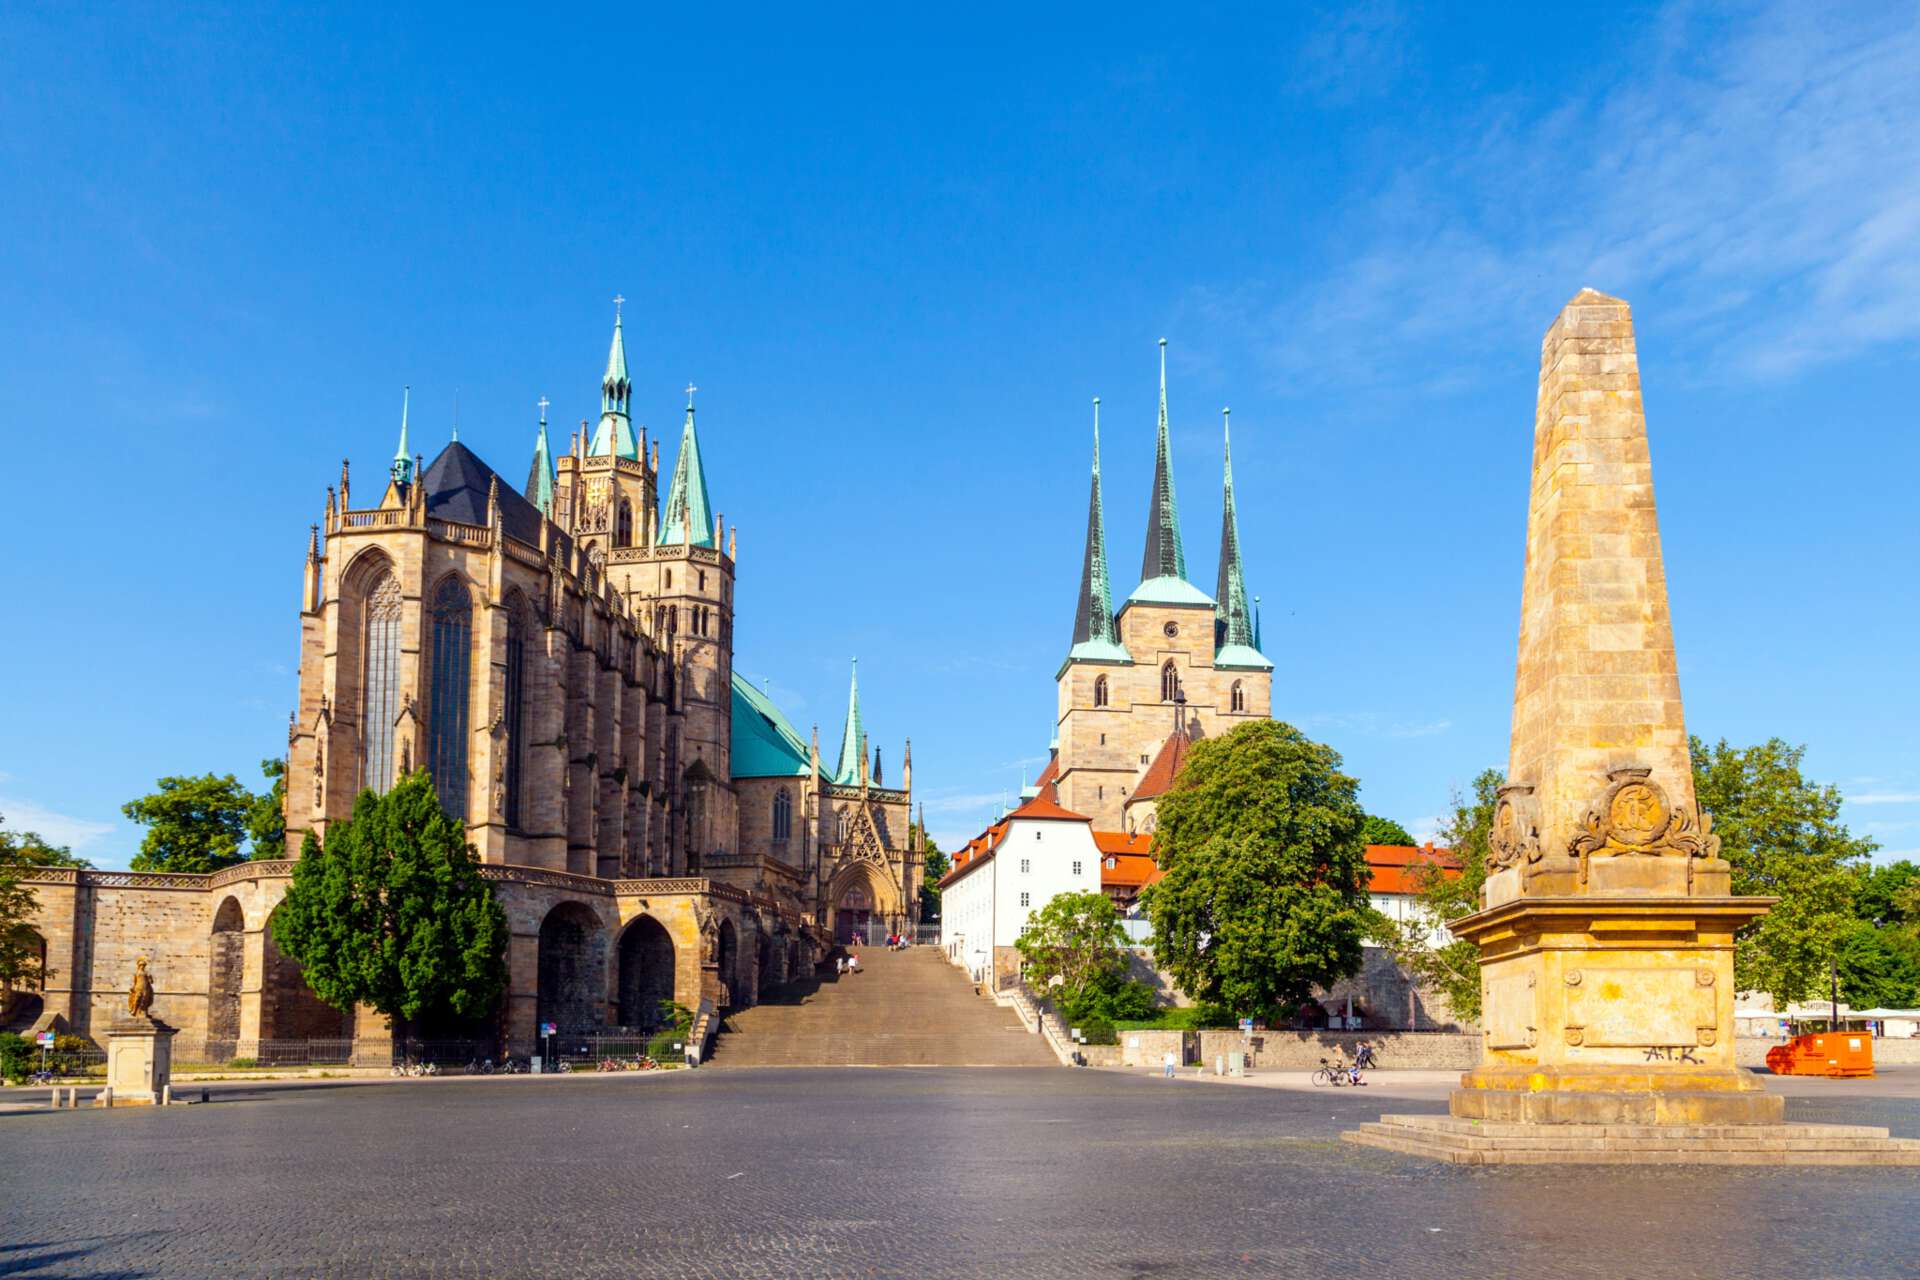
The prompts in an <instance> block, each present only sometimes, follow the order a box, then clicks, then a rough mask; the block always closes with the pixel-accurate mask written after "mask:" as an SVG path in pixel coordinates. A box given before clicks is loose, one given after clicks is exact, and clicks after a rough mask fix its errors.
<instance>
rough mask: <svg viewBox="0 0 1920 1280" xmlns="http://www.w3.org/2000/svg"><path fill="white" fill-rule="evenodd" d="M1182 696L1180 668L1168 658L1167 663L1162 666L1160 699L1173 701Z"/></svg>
mask: <svg viewBox="0 0 1920 1280" xmlns="http://www.w3.org/2000/svg"><path fill="white" fill-rule="evenodd" d="M1179 696H1180V669H1179V668H1178V667H1176V666H1174V665H1173V659H1172V658H1168V659H1167V662H1166V665H1165V666H1163V667H1161V668H1160V701H1162V702H1172V701H1173V700H1174V699H1175V698H1177V697H1179Z"/></svg>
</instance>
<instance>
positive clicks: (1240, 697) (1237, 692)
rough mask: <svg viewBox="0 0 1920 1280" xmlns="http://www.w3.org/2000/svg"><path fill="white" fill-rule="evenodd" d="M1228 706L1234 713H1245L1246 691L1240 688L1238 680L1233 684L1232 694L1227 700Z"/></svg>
mask: <svg viewBox="0 0 1920 1280" xmlns="http://www.w3.org/2000/svg"><path fill="white" fill-rule="evenodd" d="M1229 705H1230V706H1231V707H1232V708H1233V710H1235V711H1245V710H1246V709H1247V691H1246V690H1245V689H1243V688H1241V687H1240V682H1239V681H1238V680H1235V681H1234V682H1233V692H1232V694H1231V695H1230V698H1229Z"/></svg>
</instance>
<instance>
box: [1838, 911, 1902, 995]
mask: <svg viewBox="0 0 1920 1280" xmlns="http://www.w3.org/2000/svg"><path fill="white" fill-rule="evenodd" d="M1838 961H1839V967H1838V973H1839V978H1840V998H1841V999H1842V1000H1845V1001H1846V1002H1847V1003H1848V1004H1850V1005H1852V1006H1853V1007H1854V1008H1856V1009H1887V1008H1893V1009H1911V1008H1913V1006H1914V1001H1915V998H1916V997H1917V996H1920V946H1916V945H1915V939H1914V936H1913V933H1912V931H1911V930H1908V929H1904V928H1900V927H1897V926H1879V927H1876V926H1875V925H1872V924H1869V923H1868V922H1867V921H1865V920H1855V921H1854V922H1853V923H1852V924H1850V925H1848V926H1847V930H1846V933H1845V935H1844V936H1843V937H1842V938H1841V939H1840V948H1839V956H1838Z"/></svg>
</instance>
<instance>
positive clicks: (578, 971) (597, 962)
mask: <svg viewBox="0 0 1920 1280" xmlns="http://www.w3.org/2000/svg"><path fill="white" fill-rule="evenodd" d="M601 950H602V947H601V942H600V918H599V917H598V916H596V915H594V914H593V911H592V910H591V909H590V908H588V907H587V906H585V905H583V904H581V903H578V902H563V903H561V904H560V905H559V906H557V907H555V908H554V909H553V910H551V911H549V912H547V918H546V919H544V920H542V921H541V922H540V967H539V978H538V981H539V984H540V985H539V988H538V994H537V999H536V1001H535V1006H536V1010H537V1016H538V1021H540V1022H543V1023H544V1022H551V1023H554V1024H555V1025H557V1026H558V1027H559V1028H560V1032H561V1034H562V1035H565V1034H567V1033H569V1032H576V1031H587V1030H591V1029H593V1028H595V1027H597V1026H598V1025H599V1023H600V999H599V997H598V995H597V993H600V992H604V991H605V989H606V984H605V978H604V976H603V975H604V967H603V965H604V962H603V959H602V956H601Z"/></svg>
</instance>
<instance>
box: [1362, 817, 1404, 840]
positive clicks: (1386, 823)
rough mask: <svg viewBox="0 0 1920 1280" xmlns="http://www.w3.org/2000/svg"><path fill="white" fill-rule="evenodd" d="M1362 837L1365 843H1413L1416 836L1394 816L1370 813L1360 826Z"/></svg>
mask: <svg viewBox="0 0 1920 1280" xmlns="http://www.w3.org/2000/svg"><path fill="white" fill-rule="evenodd" d="M1360 839H1361V841H1362V842H1363V843H1365V844H1413V843H1415V841H1414V838H1413V837H1412V836H1411V835H1409V834H1408V833H1407V829H1406V828H1405V827H1403V826H1401V825H1400V824H1399V823H1397V822H1395V821H1394V820H1393V819H1392V818H1382V817H1378V816H1376V815H1374V814H1371V813H1370V814H1368V815H1367V820H1366V822H1365V823H1364V824H1362V825H1361V828H1360Z"/></svg>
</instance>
